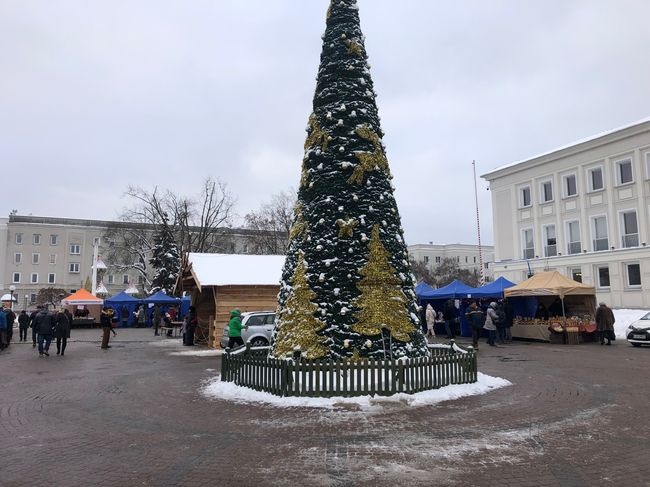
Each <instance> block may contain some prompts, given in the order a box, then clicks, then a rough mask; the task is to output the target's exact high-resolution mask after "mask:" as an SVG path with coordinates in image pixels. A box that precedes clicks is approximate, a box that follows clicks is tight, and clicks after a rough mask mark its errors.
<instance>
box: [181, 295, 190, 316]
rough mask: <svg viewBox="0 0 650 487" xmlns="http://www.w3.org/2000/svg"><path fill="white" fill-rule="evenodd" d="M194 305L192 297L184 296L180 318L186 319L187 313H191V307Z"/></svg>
mask: <svg viewBox="0 0 650 487" xmlns="http://www.w3.org/2000/svg"><path fill="white" fill-rule="evenodd" d="M191 304H192V298H191V297H190V296H183V297H182V298H181V309H180V311H181V314H180V316H179V318H183V317H185V315H186V314H187V313H189V312H190V305H191Z"/></svg>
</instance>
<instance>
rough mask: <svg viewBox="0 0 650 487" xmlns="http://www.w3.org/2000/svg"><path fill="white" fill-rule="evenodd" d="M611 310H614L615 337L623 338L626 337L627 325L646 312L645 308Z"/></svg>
mask: <svg viewBox="0 0 650 487" xmlns="http://www.w3.org/2000/svg"><path fill="white" fill-rule="evenodd" d="M612 311H614V318H616V323H614V333H615V334H616V338H623V339H625V338H626V337H627V333H626V331H627V327H628V326H629V325H630V324H631V323H633V322H635V321H636V320H638V319H639V318H641V317H642V316H643V315H645V314H647V313H648V310H647V309H615V310H612Z"/></svg>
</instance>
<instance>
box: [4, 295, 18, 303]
mask: <svg viewBox="0 0 650 487" xmlns="http://www.w3.org/2000/svg"><path fill="white" fill-rule="evenodd" d="M0 301H12V299H11V293H8V294H3V295H2V297H1V298H0ZM16 301H18V300H17V299H16V295H15V294H14V297H13V302H14V303H15V302H16Z"/></svg>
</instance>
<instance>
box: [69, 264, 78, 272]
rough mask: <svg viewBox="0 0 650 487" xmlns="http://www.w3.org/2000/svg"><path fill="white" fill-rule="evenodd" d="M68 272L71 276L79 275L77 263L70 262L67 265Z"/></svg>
mask: <svg viewBox="0 0 650 487" xmlns="http://www.w3.org/2000/svg"><path fill="white" fill-rule="evenodd" d="M68 271H69V272H70V273H71V274H79V263H78V262H70V264H69V265H68Z"/></svg>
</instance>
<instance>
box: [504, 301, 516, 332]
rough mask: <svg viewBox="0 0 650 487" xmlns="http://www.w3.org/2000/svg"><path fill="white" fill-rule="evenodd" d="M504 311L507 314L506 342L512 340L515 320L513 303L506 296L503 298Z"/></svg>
mask: <svg viewBox="0 0 650 487" xmlns="http://www.w3.org/2000/svg"><path fill="white" fill-rule="evenodd" d="M502 304H503V312H504V313H505V315H506V342H511V341H512V322H513V320H514V312H513V309H512V303H511V302H510V301H509V300H508V298H505V299H504V300H503V303H502Z"/></svg>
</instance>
